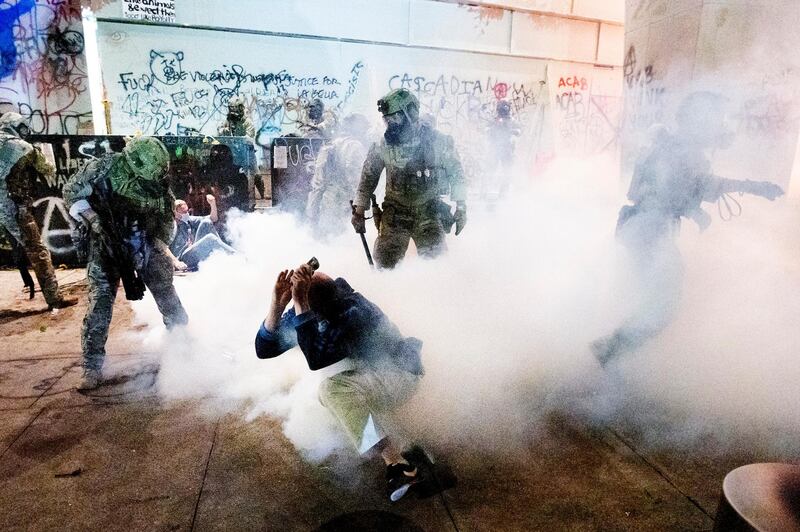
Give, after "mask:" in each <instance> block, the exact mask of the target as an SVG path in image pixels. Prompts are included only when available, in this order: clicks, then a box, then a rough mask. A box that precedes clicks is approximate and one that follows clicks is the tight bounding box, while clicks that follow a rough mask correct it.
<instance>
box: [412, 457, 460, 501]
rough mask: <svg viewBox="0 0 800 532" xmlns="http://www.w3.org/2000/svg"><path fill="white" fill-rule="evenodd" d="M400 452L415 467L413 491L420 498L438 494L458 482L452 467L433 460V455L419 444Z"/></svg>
mask: <svg viewBox="0 0 800 532" xmlns="http://www.w3.org/2000/svg"><path fill="white" fill-rule="evenodd" d="M402 454H403V458H405V459H406V460H408V462H409V463H411V464H414V465H415V466H416V467H417V478H418V481H417V483H416V485H415V486H414V493H415V494H416V495H417V497H419V498H420V499H427V498H428V497H432V496H434V495H438V494H439V493H441V492H443V491H445V490H448V489H450V488H454V487H456V485H457V484H458V478H456V476H455V474H454V473H453V471H452V469H450V467H448V466H447V465H446V464H443V463H441V462H436V461H434V459H433V457H432V456H431V455H430V454H429V453H428V452H427V451H425V450H424V449H423V448H422V447H420V446H419V445H415V446H413V447H411V448H410V449H409V450H407V451H406V452H404V453H402Z"/></svg>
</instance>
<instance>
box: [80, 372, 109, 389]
mask: <svg viewBox="0 0 800 532" xmlns="http://www.w3.org/2000/svg"><path fill="white" fill-rule="evenodd" d="M102 382H103V376H102V373H101V372H100V370H96V369H84V370H83V377H82V378H81V382H80V384H78V391H81V392H83V391H88V390H94V389H95V388H98V387H99V386H100V385H101V384H102Z"/></svg>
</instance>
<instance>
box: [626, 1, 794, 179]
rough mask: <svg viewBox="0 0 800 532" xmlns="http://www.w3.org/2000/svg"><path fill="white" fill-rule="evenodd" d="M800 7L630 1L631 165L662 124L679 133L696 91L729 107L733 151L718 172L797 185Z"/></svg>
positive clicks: (723, 155)
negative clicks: (687, 100) (680, 109)
mask: <svg viewBox="0 0 800 532" xmlns="http://www.w3.org/2000/svg"><path fill="white" fill-rule="evenodd" d="M798 28H800V2H798V1H797V0H627V2H626V23H625V53H626V55H625V63H624V78H625V91H624V98H625V100H624V101H625V104H624V105H625V111H624V119H623V123H622V138H623V152H624V153H625V157H624V158H625V161H626V163H628V164H626V166H627V167H628V168H629V167H630V162H631V161H632V160H633V158H634V157H635V154H636V152H637V151H638V148H639V147H640V146H641V144H642V143H643V141H644V140H643V139H644V138H645V137H646V135H645V134H644V132H645V131H647V129H648V128H650V127H651V126H652V125H653V124H657V123H660V124H664V125H666V126H667V127H672V125H673V124H674V116H675V109H676V108H677V106H678V104H679V103H680V101H681V100H682V99H683V97H684V96H686V95H687V94H689V93H690V92H692V91H695V90H707V91H714V92H716V93H718V94H719V95H720V97H721V98H725V99H727V101H728V104H729V105H728V110H729V121H730V126H731V128H732V129H733V130H734V131H735V133H736V139H735V141H734V145H733V146H732V147H731V148H730V149H727V150H724V151H720V152H718V153H716V154H714V156H713V163H714V170H715V173H717V174H719V175H724V176H726V177H731V178H736V179H748V178H749V179H757V180H771V181H775V182H776V183H778V184H780V185H781V186H783V187H784V188H785V189H788V188H789V182H790V176H791V174H792V167H793V165H794V160H795V156H796V153H797V141H798V128H799V127H800V121H799V120H798V117H799V116H800V114H799V113H798V110H800V105H799V104H800V94H798V87H800V53H798V50H800V32H799V31H798Z"/></svg>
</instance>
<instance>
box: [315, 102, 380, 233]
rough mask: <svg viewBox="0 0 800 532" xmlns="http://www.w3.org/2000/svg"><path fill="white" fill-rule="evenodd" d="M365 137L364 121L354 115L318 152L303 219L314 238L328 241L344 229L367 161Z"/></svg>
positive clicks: (345, 121) (367, 126)
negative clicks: (308, 225) (310, 228)
mask: <svg viewBox="0 0 800 532" xmlns="http://www.w3.org/2000/svg"><path fill="white" fill-rule="evenodd" d="M368 133H369V121H368V120H367V117H365V116H364V115H362V114H358V113H354V114H351V115H348V116H346V117H345V118H344V119H343V120H342V125H341V127H340V128H339V130H338V131H337V134H336V137H335V138H334V139H333V140H331V141H330V142H329V143H327V144H325V145H323V146H322V148H320V150H319V154H318V155H317V159H316V161H315V165H314V177H313V178H312V179H311V190H310V191H309V193H308V202H307V204H306V218H308V220H309V222H310V224H311V226H312V228H313V231H314V235H315V236H317V237H321V238H327V237H331V236H335V235H338V234H341V233H343V232H344V231H345V230H346V229H347V220H348V219H349V217H350V215H351V209H350V200H352V199H353V196H354V195H355V192H356V186H358V181H359V178H360V177H361V168H362V167H363V165H364V159H365V158H366V157H367V148H368V147H369V140H368V137H369V135H368Z"/></svg>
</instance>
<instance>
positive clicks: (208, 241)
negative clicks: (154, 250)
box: [169, 194, 236, 271]
mask: <svg viewBox="0 0 800 532" xmlns="http://www.w3.org/2000/svg"><path fill="white" fill-rule="evenodd" d="M206 201H208V205H209V206H210V207H211V213H210V214H209V215H208V216H192V215H191V214H189V205H187V203H186V202H185V201H183V200H175V211H174V213H175V224H176V226H177V227H176V230H175V238H173V239H172V243H171V244H170V246H169V250H170V252H171V253H172V263H173V266H174V267H175V269H176V270H180V271H182V270H196V269H197V266H198V265H199V264H200V263H201V262H203V261H204V260H206V259H207V258H208V257H209V256H211V254H212V253H213V252H214V251H217V250H221V251H224V252H226V253H235V252H236V251H235V250H234V249H233V248H232V247H230V246H229V245H228V244H226V243H225V242H223V241H222V239H221V238H220V236H219V233H217V230H216V228H215V227H214V224H215V223H216V222H217V220H218V219H219V215H218V213H217V200H216V198H214V196H212V195H211V194H207V195H206Z"/></svg>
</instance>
